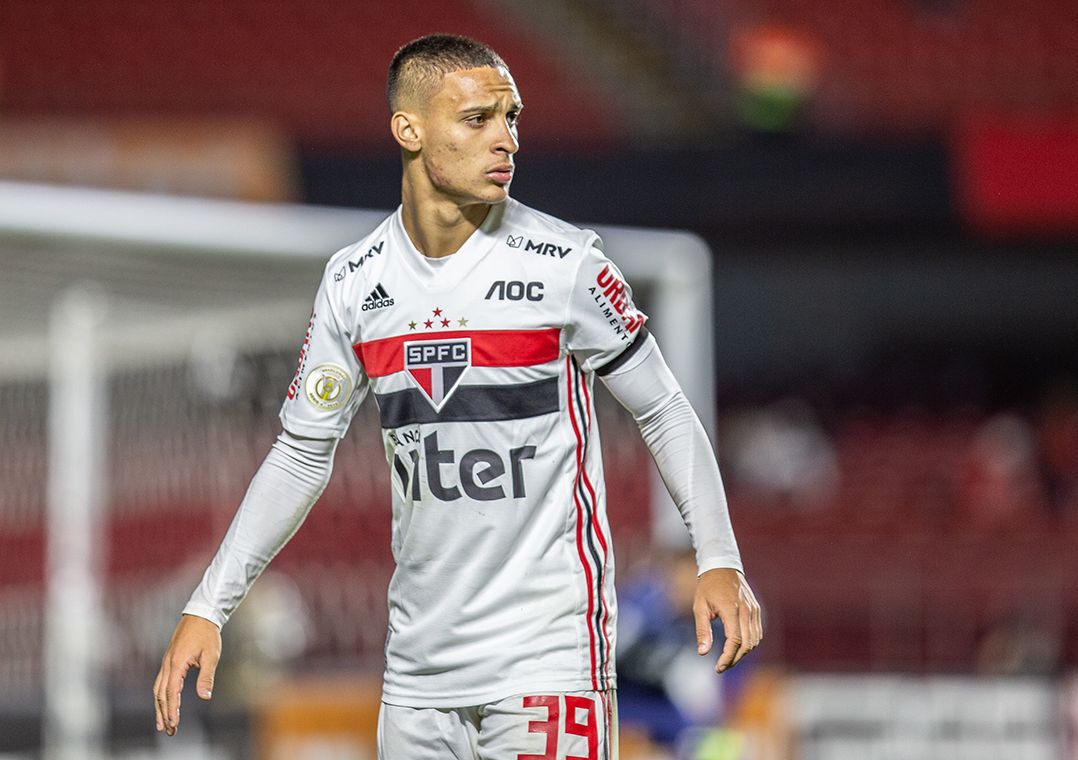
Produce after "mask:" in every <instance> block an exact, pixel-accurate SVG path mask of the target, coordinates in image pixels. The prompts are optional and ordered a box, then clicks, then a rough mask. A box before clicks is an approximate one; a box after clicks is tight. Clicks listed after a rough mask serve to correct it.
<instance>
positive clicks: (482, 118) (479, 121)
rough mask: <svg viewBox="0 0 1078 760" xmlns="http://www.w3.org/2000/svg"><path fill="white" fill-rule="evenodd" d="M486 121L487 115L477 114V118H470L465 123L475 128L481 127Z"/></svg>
mask: <svg viewBox="0 0 1078 760" xmlns="http://www.w3.org/2000/svg"><path fill="white" fill-rule="evenodd" d="M486 120H487V115H486V114H482V113H477V114H475V116H469V117H468V118H467V119H465V120H464V122H465V123H466V124H471V125H472V126H473V127H481V126H483V124H484V123H486Z"/></svg>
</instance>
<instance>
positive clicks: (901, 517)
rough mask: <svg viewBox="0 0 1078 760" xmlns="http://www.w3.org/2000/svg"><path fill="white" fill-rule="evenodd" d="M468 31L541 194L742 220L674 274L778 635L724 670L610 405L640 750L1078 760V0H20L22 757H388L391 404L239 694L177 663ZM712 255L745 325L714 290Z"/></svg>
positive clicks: (606, 416)
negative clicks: (169, 732) (314, 303)
mask: <svg viewBox="0 0 1078 760" xmlns="http://www.w3.org/2000/svg"><path fill="white" fill-rule="evenodd" d="M430 31H451V32H458V33H464V34H469V35H472V36H475V37H477V38H479V39H481V40H484V41H486V42H489V43H490V44H492V45H493V46H494V47H495V48H496V49H498V50H499V51H500V52H501V53H502V54H503V56H504V57H505V58H506V60H507V61H508V63H509V65H510V66H511V68H512V70H513V72H514V75H515V76H516V79H517V82H518V84H519V86H520V88H521V91H522V94H523V97H524V100H525V102H526V103H527V109H526V111H525V114H524V117H523V121H522V140H523V149H522V152H521V154H520V156H519V157H518V158H519V162H518V163H519V167H520V171H519V174H518V177H517V179H516V181H515V183H514V188H513V191H514V195H515V196H516V197H517V198H519V199H520V200H522V201H524V202H526V203H528V204H530V205H533V206H536V207H539V208H541V209H543V210H546V211H548V212H550V213H554V214H556V215H559V216H563V217H565V218H568V219H570V220H573V221H577V222H581V223H588V224H600V225H612V226H632V227H648V228H677V229H685V230H690V231H691V232H693V233H695V234H696V235H697V236H699V238H698V239H699V240H703V241H706V243H707V245H708V246H709V248H710V252H711V259H710V267H708V266H706V265H701V267H700V268H699V269H697V270H694V271H689V272H685V271H677V272H674V273H672V274H670V275H669V277H668V278H667V280H666V283H667V284H666V285H663V283H662V282H660V281H659V280H653V279H651V278H650V277H649V276H648V275H647V274H646V273H645V274H641V276H640V278H639V282H638V289H639V290H640V291H641V295H642V299H643V301H644V303H645V308H646V309H649V310H650V311H651V313H652V315H653V317H656V318H655V319H654V320H653V321H654V323H655V324H656V329H657V331H659V332H660V334H661V333H662V332H663V331H664V330H665V331H668V332H669V334H670V335H671V336H677V335H679V334H680V335H681V336H682V342H683V344H685V345H682V347H681V348H679V349H674V351H675V352H678V351H681V350H687V351H688V352H689V355H692V354H695V355H696V356H698V357H699V361H698V362H697V364H698V366H696V367H695V368H693V367H689V368H687V369H686V370H685V374H683V380H684V381H685V382H686V383H688V384H692V385H694V387H696V385H698V384H699V383H700V382H701V380H700V378H706V379H707V384H708V387H704V388H696V393H697V395H698V397H699V396H700V394H702V396H703V401H701V402H700V403H701V404H702V408H703V409H704V410H705V411H706V410H709V409H710V408H711V406H714V408H715V414H714V415H711V414H710V413H708V414H707V415H706V416H708V417H712V416H713V420H711V419H709V420H707V422H708V424H711V423H712V421H713V422H714V430H715V440H716V443H717V447H718V450H719V457H720V463H721V465H722V468H723V472H724V476H725V478H726V482H727V491H728V495H729V498H730V503H731V510H732V513H733V518H734V524H735V528H736V529H737V532H738V536H739V539H740V542H741V546H742V553H743V556H744V558H745V561H746V565H747V568H748V573H749V577H750V579H751V581H752V583H753V586H754V588H755V590H756V592H757V594H758V596H759V598H760V600H761V602H762V604H763V606H764V609H765V619H766V625H767V636H766V638H765V642H764V644H763V646H762V647H761V648H760V650H758V651H757V652H755V653H754V654H753V655H752V658H751V659H750V660H749V661H746V663H745V664H744V665H743V666H740V667H739V668H737V669H735V670H734V671H731V672H730V673H729V674H728V675H725V676H722V677H720V678H715V677H713V676H710V675H709V674H708V666H707V664H704V666H703V672H702V673H701V671H700V669H699V663H697V662H692V661H691V660H692V659H693V658H692V657H690V658H688V659H689V660H690V661H689V662H686V661H685V659H686V658H685V657H684V656H683V655H684V654H685V653H686V652H688V653H691V651H692V647H691V640H692V629H691V623H686V621H685V620H684V619H681V618H679V614H680V613H681V611H683V610H684V609H686V608H687V605H685V604H684V603H683V596H684V593H685V592H684V588H685V586H686V584H685V583H684V581H685V580H686V569H685V563H684V562H683V561H682V560H683V556H682V555H681V545H680V543H679V540H678V536H677V535H676V533H671V532H670V531H669V530H667V529H666V528H663V527H662V523H661V521H658V520H657V519H656V518H653V516H652V503H651V502H652V501H653V500H652V499H651V497H650V494H651V493H652V489H653V488H654V483H653V480H654V479H653V477H652V475H651V472H650V466H649V465H647V459H648V457H647V453H646V451H645V450H643V448H642V445H641V444H640V443H639V442H638V436H637V435H636V434H635V430H634V427H633V425H632V422H631V420H628V419H626V417H625V416H624V415H622V414H621V413H620V411H619V410H618V409H616V408H613V405H612V404H611V403H609V400H608V399H604V400H603V404H604V405H603V407H602V409H601V410H600V411H601V417H602V426H603V427H602V429H603V432H604V437H603V443H604V451H605V452H606V462H607V478H608V483H609V486H610V493H611V498H610V511H611V520H612V523H613V530H614V533H615V534H616V538H615V544H616V546H617V551H618V572H619V585H620V587H621V592H622V598H623V619H622V630H621V632H620V634H619V635H620V637H621V649H622V651H621V654H620V659H621V663H620V666H619V667H620V669H621V672H622V674H623V684H622V694H621V708H622V728H623V738H622V757H623V758H626V760H643V759H645V758H647V759H648V760H663V759H665V760H669V759H671V758H678V760H682V759H683V758H684V759H689V758H694V759H695V760H777V759H778V758H789V759H790V760H832V759H834V760H846V759H851V760H853V759H857V760H861V759H862V758H888V759H890V758H894V759H896V760H897V759H899V758H903V759H904V758H911V759H920V758H939V759H940V760H944V759H947V760H949V759H950V758H974V757H976V758H1008V760H1016V759H1018V760H1025V759H1031V760H1032V759H1036V760H1040V759H1041V758H1045V759H1046V760H1047V759H1048V758H1064V759H1068V760H1070V759H1074V758H1078V681H1076V680H1075V677H1074V674H1075V672H1076V666H1078V549H1076V547H1078V328H1076V326H1078V296H1076V294H1078V256H1076V252H1078V248H1076V244H1078V54H1076V53H1078V8H1076V7H1075V5H1074V3H1073V0H1029V1H1024V2H1020V1H1019V0H859V1H858V2H854V0H619V1H616V2H615V1H614V0H550V1H549V2H546V3H542V4H540V3H534V2H530V3H529V2H521V1H520V0H502V1H501V2H496V1H495V0H456V1H452V2H450V1H449V0H429V1H428V2H426V3H422V4H400V5H396V6H393V7H385V6H383V5H382V4H378V3H373V2H362V1H360V2H352V3H339V2H328V1H327V0H308V2H305V3H299V2H294V1H290V0H261V1H256V0H233V2H230V3H214V2H206V1H205V0H187V1H186V2H182V3H181V2H175V1H174V0H162V1H161V2H154V3H147V2H138V1H137V0H108V1H106V0H83V1H81V2H75V1H74V0H33V1H31V0H4V1H3V2H0V757H2V758H11V759H12V760H14V758H19V759H20V760H23V759H25V758H37V757H47V758H64V759H65V760H66V759H67V758H75V757H86V758H91V757H94V758H97V757H106V756H107V757H117V758H142V757H157V756H161V757H177V758H178V757H185V758H186V757H191V758H195V757H197V758H311V759H318V760H321V758H328V759H338V758H339V759H340V760H346V759H347V760H351V759H353V758H354V759H356V760H359V759H361V758H372V757H373V751H372V735H373V726H374V720H375V714H376V710H377V699H378V688H379V677H380V673H379V669H380V666H381V646H382V641H383V637H384V626H385V585H386V581H387V579H388V576H389V574H390V572H391V561H390V557H389V550H388V532H389V516H388V507H387V501H388V494H387V483H386V479H387V474H386V468H385V465H384V464H383V455H382V452H381V446H380V444H379V441H378V437H377V434H376V426H375V425H374V420H373V419H372V418H371V412H372V409H373V407H370V406H369V405H368V406H367V407H366V408H365V409H364V411H363V412H361V414H360V417H359V419H357V421H356V424H355V425H353V428H352V431H351V433H350V434H349V436H348V438H347V439H346V440H345V442H344V444H343V447H342V449H341V450H340V452H339V454H338V457H337V467H336V472H335V474H334V479H333V482H332V483H331V485H330V487H329V489H328V490H327V492H326V494H325V495H324V496H323V498H322V500H321V502H320V503H319V505H318V506H316V508H315V510H314V511H313V513H312V515H311V517H310V518H309V519H308V521H307V523H306V525H305V526H304V528H303V529H302V530H301V531H300V533H299V534H298V535H297V536H296V538H295V539H294V540H293V541H292V543H291V544H290V545H289V546H288V547H287V548H286V549H285V550H284V551H283V552H282V553H281V555H280V556H279V557H278V558H277V559H276V560H275V562H274V564H273V565H272V566H271V570H270V572H268V573H267V575H266V576H265V577H264V578H263V579H262V580H261V581H260V582H259V583H258V584H257V585H256V587H255V590H254V592H252V596H251V598H250V599H249V600H248V602H247V603H246V604H245V605H244V607H242V608H241V611H240V612H239V613H238V614H237V616H236V618H235V619H234V620H233V621H232V622H231V623H230V624H229V625H228V626H227V627H226V629H225V659H224V661H223V664H222V669H221V672H220V674H219V679H218V684H217V687H216V689H215V698H214V701H213V703H211V704H208V705H206V704H202V703H198V701H197V700H196V699H194V697H193V695H191V694H189V695H188V697H187V701H186V702H185V705H184V723H183V726H182V727H181V730H180V733H179V735H178V736H177V737H176V738H175V739H172V740H163V739H161V738H160V737H158V736H156V735H155V734H154V733H153V713H152V706H151V699H150V687H151V684H152V681H153V677H154V674H155V672H156V667H157V662H158V658H159V657H160V655H161V653H162V652H163V649H164V647H165V645H166V643H167V638H168V636H169V634H170V632H171V629H172V627H173V625H174V623H175V620H176V616H177V614H178V611H179V609H180V608H181V607H182V605H183V603H184V601H185V600H186V598H187V596H188V595H189V593H190V591H191V589H192V588H193V586H194V584H195V583H196V582H197V580H198V578H199V576H200V574H201V572H202V570H203V568H204V567H205V565H206V563H207V562H208V560H209V558H210V557H211V556H212V553H213V551H214V549H215V548H216V545H217V542H218V541H219V539H220V537H221V536H222V535H223V533H224V530H225V528H226V527H227V524H228V522H229V521H230V519H231V516H232V514H233V512H234V510H235V507H236V504H237V503H238V501H239V499H240V498H241V496H242V494H243V491H244V489H245V486H246V483H247V481H248V479H249V478H250V476H251V474H252V473H253V471H254V469H255V468H256V467H257V465H258V463H259V462H260V460H261V458H262V456H264V454H265V451H266V450H267V448H268V446H269V444H270V442H271V441H272V439H273V436H274V434H275V432H276V429H277V421H276V412H277V409H278V406H279V403H280V399H281V398H282V395H283V393H284V391H285V389H286V387H287V384H288V381H289V379H290V377H291V374H292V371H293V369H294V365H295V353H296V350H297V349H298V346H299V344H300V342H301V341H302V336H303V332H304V328H305V325H306V319H307V314H308V312H309V302H310V299H311V297H312V295H313V292H314V289H315V287H316V285H317V281H318V278H319V276H320V271H321V261H323V260H324V259H325V258H326V257H328V256H329V255H330V253H332V251H333V250H334V249H335V248H336V247H337V246H338V245H341V244H343V243H345V242H348V241H350V240H353V239H356V238H358V237H361V236H362V235H363V234H364V233H365V232H366V230H367V229H369V227H370V226H372V225H373V223H374V221H375V220H376V219H377V218H378V214H377V213H376V212H374V211H364V210H365V209H366V210H371V209H374V210H377V209H388V208H391V207H393V206H394V205H396V203H397V201H398V199H399V162H398V158H397V155H396V151H395V150H394V149H393V146H392V144H391V142H390V140H389V138H388V135H387V134H386V130H385V125H386V121H387V119H386V114H385V109H384V106H383V100H384V96H383V87H384V72H385V69H386V66H387V64H388V61H389V59H390V57H391V55H392V53H393V51H394V50H395V49H396V47H397V46H399V45H400V44H401V43H403V42H404V41H407V40H409V39H412V38H414V37H416V36H419V35H421V34H424V33H427V32H430ZM331 207H334V208H331ZM610 229H611V230H612V234H613V235H615V237H617V235H618V234H619V233H618V232H617V228H616V227H611V228H610ZM621 234H625V233H621ZM650 239H651V238H646V237H640V240H641V241H645V243H646V241H647V240H650ZM672 239H674V240H678V239H682V240H683V239H684V238H678V237H677V236H674V237H673V238H672ZM655 240H656V241H657V242H656V244H655V245H656V249H655V254H654V256H655V257H656V258H657V259H658V260H659V261H661V262H665V261H667V259H666V258H664V257H666V256H673V253H671V252H669V251H667V250H666V249H665V248H664V247H663V245H660V243H659V242H658V241H659V238H655ZM662 240H666V238H662ZM641 245H643V246H644V248H645V251H646V247H647V246H646V244H644V243H641ZM637 247H640V246H639V245H638V246H637ZM610 252H611V254H612V256H613V257H614V258H615V259H616V260H618V259H619V256H620V255H621V254H619V251H618V250H616V249H615V247H614V246H610ZM624 255H626V256H627V255H629V254H627V253H626V254H624ZM690 266H691V265H690ZM683 268H688V267H683ZM702 272H709V278H710V284H711V285H713V289H712V291H711V293H710V301H711V308H710V310H709V311H708V312H704V314H705V316H700V313H699V312H696V313H693V312H691V311H684V310H682V311H680V312H679V310H678V308H676V305H675V306H674V307H670V306H669V303H670V299H669V294H668V293H663V292H660V291H662V290H663V288H664V287H668V286H669V282H674V283H676V282H677V281H678V278H679V277H680V278H681V280H682V282H683V283H685V284H684V287H685V288H686V289H687V290H686V291H685V292H686V293H689V292H690V290H691V289H692V286H693V284H694V283H695V284H697V285H699V284H700V282H701V281H703V283H704V284H708V279H709V278H706V277H705V278H702V277H701V273H702ZM671 278H672V279H671ZM676 300H677V299H675V301H676ZM705 300H706V299H705ZM660 315H662V316H664V317H665V318H666V321H667V322H668V324H666V325H663V324H662V322H663V319H661V318H659V317H660ZM679 321H680V322H682V324H677V322H679ZM670 322H673V323H675V324H669V323H670ZM698 322H707V323H708V324H706V325H703V326H701V325H700V324H697V323H698ZM689 323H692V324H691V325H690V324H689ZM693 334H696V335H708V336H711V335H713V337H712V338H706V339H703V340H699V339H696V340H695V341H694V339H692V338H686V337H685V336H686V335H693ZM673 339H674V338H671V340H673ZM709 341H710V342H709ZM686 343H687V344H686ZM712 358H713V365H712ZM50 410H51V415H52V416H51V421H50ZM80 447H81V448H80ZM94 466H97V467H99V468H100V472H101V473H103V475H102V476H100V477H98V476H95V475H94V473H95V472H97V471H98V470H95V469H94ZM79 484H82V485H83V486H84V487H83V488H82V490H81V491H80V490H79ZM80 558H82V560H83V561H84V564H83V565H82V567H84V568H89V569H90V571H89V572H88V573H86V572H82V573H79V572H75V573H74V574H72V572H73V568H76V567H78V565H77V564H74V563H77V562H78V561H79V560H80ZM65 560H66V561H70V563H73V564H70V565H68V564H65ZM687 572H688V579H689V580H690V581H691V574H692V571H691V569H689V570H688V571H687ZM98 579H100V580H101V581H102V583H101V584H98V583H97V580H98ZM686 637H687V640H688V641H689V642H690V643H688V644H686V643H685V642H686ZM80 648H81V654H80ZM71 657H74V658H75V659H74V660H68V659H64V658H71ZM80 668H81V669H80Z"/></svg>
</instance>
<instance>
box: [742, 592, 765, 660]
mask: <svg viewBox="0 0 1078 760" xmlns="http://www.w3.org/2000/svg"><path fill="white" fill-rule="evenodd" d="M746 588H747V587H746ZM747 591H748V598H749V605H750V606H751V607H752V636H753V638H752V641H753V645H752V646H753V648H754V649H755V648H756V647H758V646H760V642H761V641H763V639H764V616H763V612H762V611H761V609H760V603H759V602H758V601H756V596H755V595H754V594H753V593H752V589H751V588H747Z"/></svg>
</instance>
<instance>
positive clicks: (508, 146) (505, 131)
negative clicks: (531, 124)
mask: <svg viewBox="0 0 1078 760" xmlns="http://www.w3.org/2000/svg"><path fill="white" fill-rule="evenodd" d="M493 148H494V152H495V153H508V154H509V155H512V154H514V153H516V152H517V151H518V150H520V141H519V140H518V139H517V133H516V130H515V129H513V127H511V126H510V125H509V121H508V119H502V120H501V121H500V127H499V129H498V135H497V138H496V139H495V142H494V146H493Z"/></svg>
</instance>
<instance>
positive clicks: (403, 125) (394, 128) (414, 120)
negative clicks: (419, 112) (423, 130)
mask: <svg viewBox="0 0 1078 760" xmlns="http://www.w3.org/2000/svg"><path fill="white" fill-rule="evenodd" d="M389 131H390V132H392V133H393V139H394V140H396V141H397V143H398V144H399V145H400V146H401V147H402V148H404V149H405V150H407V151H410V152H412V153H418V152H419V148H420V146H421V144H422V141H421V140H420V127H419V118H418V116H416V114H414V113H411V112H409V111H394V113H393V116H391V117H390V119H389Z"/></svg>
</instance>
